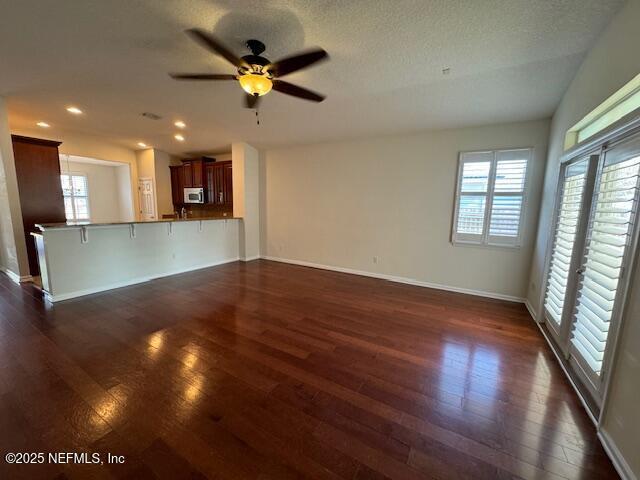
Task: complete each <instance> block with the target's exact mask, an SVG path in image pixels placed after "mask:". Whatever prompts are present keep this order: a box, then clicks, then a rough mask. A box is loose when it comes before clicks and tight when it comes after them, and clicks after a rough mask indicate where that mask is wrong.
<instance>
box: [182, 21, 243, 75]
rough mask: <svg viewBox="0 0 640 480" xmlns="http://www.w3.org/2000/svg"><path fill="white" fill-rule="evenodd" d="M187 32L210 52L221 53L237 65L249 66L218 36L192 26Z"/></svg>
mask: <svg viewBox="0 0 640 480" xmlns="http://www.w3.org/2000/svg"><path fill="white" fill-rule="evenodd" d="M185 33H186V34H187V35H189V36H190V37H191V38H193V39H194V40H195V41H196V42H198V43H199V44H200V45H202V46H203V47H204V48H206V49H207V50H209V51H210V52H213V53H215V54H216V55H220V56H221V57H223V58H225V59H226V60H227V61H228V62H231V63H232V64H233V65H235V66H236V67H248V66H249V65H247V62H245V61H244V60H242V59H241V58H240V57H237V56H236V55H234V54H233V53H232V52H231V50H229V49H228V48H227V47H225V46H224V45H223V44H222V43H221V42H220V41H219V40H218V39H217V38H216V37H214V36H213V35H211V34H210V33H208V32H206V31H204V30H202V29H201V28H190V29H188V30H185Z"/></svg>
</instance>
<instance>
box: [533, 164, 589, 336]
mask: <svg viewBox="0 0 640 480" xmlns="http://www.w3.org/2000/svg"><path fill="white" fill-rule="evenodd" d="M588 166H589V161H588V159H585V160H581V161H579V162H576V163H574V164H572V165H569V166H568V167H567V168H566V169H565V171H564V181H563V182H562V187H561V188H562V190H561V192H560V201H559V207H558V208H559V211H558V218H557V220H556V226H555V234H554V239H553V247H552V253H551V264H550V266H549V278H548V280H547V290H546V293H545V299H544V308H545V312H546V317H547V319H549V320H551V321H552V322H554V323H555V325H556V327H559V326H560V323H561V322H562V314H563V311H564V302H565V297H566V293H567V286H568V280H569V274H570V267H571V259H572V256H573V251H574V244H575V241H576V234H577V231H578V224H579V222H580V213H581V210H582V205H583V197H584V191H585V185H586V181H587V168H588Z"/></svg>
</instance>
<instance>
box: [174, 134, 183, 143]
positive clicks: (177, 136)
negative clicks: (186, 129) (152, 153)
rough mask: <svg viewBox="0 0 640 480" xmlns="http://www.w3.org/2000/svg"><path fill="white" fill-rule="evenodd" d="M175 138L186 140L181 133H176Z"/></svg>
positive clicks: (180, 140) (181, 140)
mask: <svg viewBox="0 0 640 480" xmlns="http://www.w3.org/2000/svg"><path fill="white" fill-rule="evenodd" d="M173 138H175V139H176V140H178V141H179V142H184V137H183V136H182V135H180V134H179V133H176V134H175V135H174V136H173Z"/></svg>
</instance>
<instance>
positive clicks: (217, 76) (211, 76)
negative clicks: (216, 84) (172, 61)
mask: <svg viewBox="0 0 640 480" xmlns="http://www.w3.org/2000/svg"><path fill="white" fill-rule="evenodd" d="M169 76H170V77H171V78H173V79H175V80H235V79H236V76H235V75H227V74H225V73H170V74H169Z"/></svg>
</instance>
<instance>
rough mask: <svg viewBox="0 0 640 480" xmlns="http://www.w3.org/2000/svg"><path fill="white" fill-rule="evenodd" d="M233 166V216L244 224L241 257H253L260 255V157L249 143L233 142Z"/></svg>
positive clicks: (241, 234)
mask: <svg viewBox="0 0 640 480" xmlns="http://www.w3.org/2000/svg"><path fill="white" fill-rule="evenodd" d="M231 162H232V163H231V166H232V168H233V216H234V217H242V223H241V224H240V257H241V258H242V259H243V260H251V259H255V258H258V257H259V256H260V253H261V252H260V223H261V214H260V211H261V207H260V201H261V197H260V157H259V154H258V151H257V150H256V149H255V148H253V147H252V146H251V145H249V144H247V143H242V142H237V143H234V144H233V145H231Z"/></svg>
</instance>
